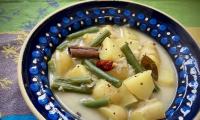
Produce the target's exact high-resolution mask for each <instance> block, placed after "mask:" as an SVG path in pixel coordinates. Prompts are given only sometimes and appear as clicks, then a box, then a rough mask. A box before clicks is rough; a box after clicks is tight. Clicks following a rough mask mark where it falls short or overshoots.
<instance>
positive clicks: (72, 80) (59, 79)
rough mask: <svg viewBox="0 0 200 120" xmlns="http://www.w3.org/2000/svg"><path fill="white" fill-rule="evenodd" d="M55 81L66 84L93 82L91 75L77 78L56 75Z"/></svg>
mask: <svg viewBox="0 0 200 120" xmlns="http://www.w3.org/2000/svg"><path fill="white" fill-rule="evenodd" d="M54 81H55V82H60V83H65V84H72V85H80V84H88V83H91V82H92V79H91V77H77V78H63V77H56V78H55V79H54Z"/></svg>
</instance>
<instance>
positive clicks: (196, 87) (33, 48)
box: [18, 1, 200, 120]
mask: <svg viewBox="0 0 200 120" xmlns="http://www.w3.org/2000/svg"><path fill="white" fill-rule="evenodd" d="M102 24H117V25H123V24H129V26H130V27H131V28H133V29H137V30H139V31H141V32H143V33H144V34H147V35H149V36H150V37H152V38H153V39H154V40H155V41H156V42H158V43H159V44H160V45H161V46H163V48H164V49H165V50H166V51H167V52H168V54H169V55H170V57H171V59H172V61H173V62H174V65H175V67H176V71H177V75H178V87H177V91H176V97H175V98H174V100H173V103H172V104H171V106H170V107H169V109H168V110H167V111H166V117H167V119H168V120H183V119H184V120H192V118H193V117H194V116H195V115H196V113H197V112H198V110H199V106H200V102H199V100H200V76H199V75H200V72H199V68H200V55H199V53H200V50H199V47H198V46H197V44H196V43H195V42H194V40H193V39H192V38H191V36H190V35H189V34H188V32H187V31H186V30H185V29H184V28H183V27H182V26H181V25H180V24H179V23H177V22H176V21H174V20H173V19H172V18H170V17H168V16H166V15H164V14H163V13H161V12H159V11H157V10H154V9H152V8H149V7H146V6H143V5H140V4H136V3H132V2H124V1H101V2H100V1H90V2H82V3H78V4H75V5H72V6H70V7H66V8H64V9H61V10H59V11H58V12H56V13H54V14H53V15H51V16H49V17H47V18H46V19H45V20H44V21H43V22H41V23H40V24H39V25H38V26H36V27H35V29H34V30H33V31H32V32H31V34H30V35H29V37H28V39H27V41H26V42H25V43H24V46H23V48H22V51H21V59H20V60H21V61H20V62H19V70H18V71H19V72H18V73H19V74H18V76H19V85H20V88H21V91H22V95H23V97H24V99H25V100H26V102H27V104H28V106H29V107H30V109H31V110H32V111H33V113H34V114H35V115H36V116H37V117H38V118H39V119H52V120H57V119H65V120H74V119H75V116H74V115H72V114H71V113H70V112H68V110H67V109H66V108H63V106H61V105H60V103H59V102H58V101H57V100H56V99H55V97H54V95H53V94H52V92H51V90H50V89H49V80H48V70H47V68H48V66H47V62H48V60H49V59H50V58H51V55H52V53H53V52H54V50H55V48H56V46H58V45H59V44H60V43H61V42H62V41H63V40H64V39H65V38H66V36H67V35H69V34H71V33H73V32H75V31H78V30H81V29H83V28H86V27H89V26H94V25H102ZM69 99H70V98H69Z"/></svg>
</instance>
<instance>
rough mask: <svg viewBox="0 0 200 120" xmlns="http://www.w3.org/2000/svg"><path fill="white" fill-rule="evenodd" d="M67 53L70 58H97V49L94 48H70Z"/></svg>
mask: <svg viewBox="0 0 200 120" xmlns="http://www.w3.org/2000/svg"><path fill="white" fill-rule="evenodd" d="M68 51H69V54H70V55H71V56H72V57H77V58H99V52H98V48H95V47H81V46H70V47H69V48H68Z"/></svg>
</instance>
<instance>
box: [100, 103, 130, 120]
mask: <svg viewBox="0 0 200 120" xmlns="http://www.w3.org/2000/svg"><path fill="white" fill-rule="evenodd" d="M99 110H100V112H101V113H102V114H103V115H104V116H106V117H107V118H108V119H109V120H127V116H128V113H127V111H126V110H125V109H124V108H122V107H120V106H118V105H109V106H108V107H102V108H100V109H99Z"/></svg>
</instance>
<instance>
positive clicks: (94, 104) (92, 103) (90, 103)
mask: <svg viewBox="0 0 200 120" xmlns="http://www.w3.org/2000/svg"><path fill="white" fill-rule="evenodd" d="M81 104H82V105H84V106H86V107H90V108H99V107H103V106H106V105H108V104H109V98H100V99H97V100H91V99H85V100H82V101H81Z"/></svg>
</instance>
